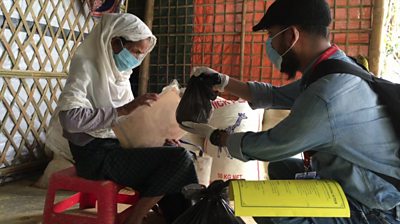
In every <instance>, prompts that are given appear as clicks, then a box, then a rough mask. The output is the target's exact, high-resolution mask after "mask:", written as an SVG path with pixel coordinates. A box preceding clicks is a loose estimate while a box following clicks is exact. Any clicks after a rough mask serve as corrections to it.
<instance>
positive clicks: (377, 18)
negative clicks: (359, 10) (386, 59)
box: [368, 0, 388, 76]
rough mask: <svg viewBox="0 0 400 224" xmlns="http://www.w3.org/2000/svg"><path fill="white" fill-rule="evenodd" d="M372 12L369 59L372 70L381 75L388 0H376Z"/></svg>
mask: <svg viewBox="0 0 400 224" xmlns="http://www.w3.org/2000/svg"><path fill="white" fill-rule="evenodd" d="M373 2H374V8H373V14H372V32H371V41H370V43H369V50H368V59H369V66H370V70H371V72H373V73H374V74H375V75H376V76H380V72H381V67H382V63H383V60H381V54H382V52H384V49H383V47H384V43H383V38H382V37H383V35H384V34H383V28H384V27H383V23H384V15H385V12H386V11H387V3H388V1H387V0H375V1H373Z"/></svg>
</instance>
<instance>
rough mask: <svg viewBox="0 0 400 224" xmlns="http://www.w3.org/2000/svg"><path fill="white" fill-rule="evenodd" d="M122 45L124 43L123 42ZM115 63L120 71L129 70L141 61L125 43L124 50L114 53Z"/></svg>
mask: <svg viewBox="0 0 400 224" xmlns="http://www.w3.org/2000/svg"><path fill="white" fill-rule="evenodd" d="M121 45H122V43H121ZM113 57H114V61H115V65H116V66H117V68H118V71H120V72H122V71H127V70H129V69H133V68H135V67H137V66H139V65H140V61H139V60H138V59H137V58H136V57H135V56H133V55H132V54H131V52H129V51H128V49H126V48H125V47H124V46H123V45H122V50H121V51H120V52H119V53H117V54H116V53H114V54H113Z"/></svg>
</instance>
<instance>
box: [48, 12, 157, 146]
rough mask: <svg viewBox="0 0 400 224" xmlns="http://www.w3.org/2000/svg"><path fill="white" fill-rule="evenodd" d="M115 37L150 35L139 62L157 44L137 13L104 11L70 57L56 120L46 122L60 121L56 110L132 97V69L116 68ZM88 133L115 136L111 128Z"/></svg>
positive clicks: (111, 103) (118, 103)
mask: <svg viewBox="0 0 400 224" xmlns="http://www.w3.org/2000/svg"><path fill="white" fill-rule="evenodd" d="M114 37H123V38H125V39H126V40H128V41H140V40H144V39H147V38H150V44H151V46H150V48H149V49H148V51H147V52H146V53H145V54H143V55H141V56H140V57H139V58H138V60H139V61H140V62H142V60H143V58H144V57H145V56H146V54H147V53H149V52H150V51H151V50H152V49H153V48H154V45H155V44H156V37H155V36H154V35H153V34H152V32H151V30H150V29H149V28H148V27H147V25H146V24H145V23H144V22H143V21H141V20H140V19H139V18H138V17H136V16H134V15H132V14H128V13H122V14H115V13H110V14H104V15H103V16H102V19H101V21H100V22H99V23H98V24H97V25H96V27H95V28H94V29H93V30H92V31H91V32H90V33H89V35H88V36H87V38H86V39H85V40H84V41H83V42H82V44H81V45H80V46H79V47H78V49H77V51H76V52H75V54H74V56H73V58H72V61H71V65H70V69H69V74H68V79H67V81H66V84H65V87H64V89H63V92H62V94H61V96H60V98H59V101H58V107H57V109H56V111H55V114H54V116H53V119H54V120H56V121H54V122H50V125H49V126H51V125H55V124H52V123H59V121H58V112H59V111H65V110H70V109H74V108H81V107H83V108H101V107H120V106H122V105H124V104H126V103H128V102H130V101H132V100H133V98H134V97H133V94H132V90H131V85H130V82H129V77H130V75H131V73H132V72H131V71H124V72H120V71H118V69H117V67H116V65H115V62H114V58H113V50H112V47H111V40H112V38H114ZM58 125H59V124H58ZM50 128H51V127H49V129H50ZM57 129H60V128H59V127H58V128H57ZM48 131H50V130H48ZM88 134H90V135H92V136H94V137H99V138H109V137H111V138H115V134H114V132H113V131H112V129H111V128H107V129H102V130H98V131H96V132H91V133H88ZM47 140H48V139H47ZM47 140H46V144H47ZM50 141H51V140H50Z"/></svg>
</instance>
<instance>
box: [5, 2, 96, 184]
mask: <svg viewBox="0 0 400 224" xmlns="http://www.w3.org/2000/svg"><path fill="white" fill-rule="evenodd" d="M93 26H94V20H93V18H91V17H90V16H89V9H88V7H87V5H86V4H85V3H83V2H82V1H75V0H32V1H24V0H13V1H11V0H3V1H0V183H2V182H5V181H7V180H8V179H10V178H12V177H15V176H16V175H19V174H21V173H22V172H26V171H32V170H35V169H38V168H42V167H43V166H44V165H45V164H46V162H47V160H48V158H47V157H46V155H45V153H44V141H45V133H46V130H47V125H48V123H49V120H50V117H51V115H52V113H53V111H54V109H55V107H56V105H57V98H58V96H59V94H60V92H61V90H62V87H63V85H64V82H65V78H66V76H67V73H68V66H69V63H70V61H71V57H72V55H73V54H74V51H75V50H76V48H77V46H78V44H79V42H81V41H82V40H83V39H84V36H85V35H86V34H87V33H89V32H90V30H91V29H92V27H93Z"/></svg>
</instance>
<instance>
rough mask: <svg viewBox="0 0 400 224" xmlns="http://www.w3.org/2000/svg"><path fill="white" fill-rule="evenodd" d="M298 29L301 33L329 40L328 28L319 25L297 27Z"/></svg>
mask: <svg viewBox="0 0 400 224" xmlns="http://www.w3.org/2000/svg"><path fill="white" fill-rule="evenodd" d="M299 28H300V29H301V30H302V31H305V32H307V33H308V34H311V35H314V36H318V37H323V38H325V39H328V38H329V28H328V27H326V26H320V25H299Z"/></svg>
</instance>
